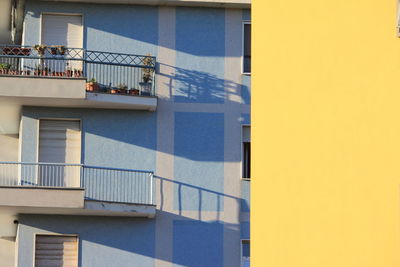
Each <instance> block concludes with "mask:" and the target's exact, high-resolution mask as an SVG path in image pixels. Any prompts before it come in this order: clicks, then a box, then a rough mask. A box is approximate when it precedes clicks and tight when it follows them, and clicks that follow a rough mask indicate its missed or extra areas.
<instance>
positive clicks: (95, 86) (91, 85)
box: [86, 82, 99, 92]
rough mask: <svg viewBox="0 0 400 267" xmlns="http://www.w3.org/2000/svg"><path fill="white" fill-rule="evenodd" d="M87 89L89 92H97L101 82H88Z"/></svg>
mask: <svg viewBox="0 0 400 267" xmlns="http://www.w3.org/2000/svg"><path fill="white" fill-rule="evenodd" d="M86 91H88V92H97V91H99V84H98V83H93V82H89V83H86Z"/></svg>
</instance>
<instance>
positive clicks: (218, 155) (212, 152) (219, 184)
mask: <svg viewBox="0 0 400 267" xmlns="http://www.w3.org/2000/svg"><path fill="white" fill-rule="evenodd" d="M174 132H175V136H174V144H175V148H174V152H175V160H174V178H175V181H177V182H178V183H176V184H175V194H174V208H175V209H176V210H196V211H204V210H205V211H223V198H222V195H223V193H224V188H223V186H224V114H221V113H202V112H201V113H200V112H198V113H195V112H176V113H175V131H174ZM187 185H190V186H187Z"/></svg>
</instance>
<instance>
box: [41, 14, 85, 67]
mask: <svg viewBox="0 0 400 267" xmlns="http://www.w3.org/2000/svg"><path fill="white" fill-rule="evenodd" d="M42 44H44V45H47V46H52V45H63V46H65V47H68V48H82V47H83V27H82V16H80V15H48V14H43V15H42ZM71 55H73V56H75V55H80V56H82V51H79V50H75V51H73V52H71ZM45 64H46V65H47V67H50V68H51V70H53V71H61V72H62V71H64V70H65V69H66V68H67V67H69V68H71V69H80V70H82V62H81V61H78V60H68V61H67V62H63V61H60V62H57V64H55V62H51V61H45Z"/></svg>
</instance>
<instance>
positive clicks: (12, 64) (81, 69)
mask: <svg viewBox="0 0 400 267" xmlns="http://www.w3.org/2000/svg"><path fill="white" fill-rule="evenodd" d="M155 65H156V58H155V57H153V56H150V55H145V56H143V55H132V54H122V53H110V52H101V51H92V50H86V49H82V48H69V47H64V46H44V45H36V46H13V45H0V75H13V76H29V77H54V78H70V79H74V78H86V79H87V81H88V83H87V86H86V89H87V91H93V92H101V93H112V94H129V95H142V96H154V95H155Z"/></svg>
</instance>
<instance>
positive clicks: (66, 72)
mask: <svg viewBox="0 0 400 267" xmlns="http://www.w3.org/2000/svg"><path fill="white" fill-rule="evenodd" d="M72 74H73V71H72V69H71V67H68V66H67V67H66V69H65V75H66V76H67V77H72Z"/></svg>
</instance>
